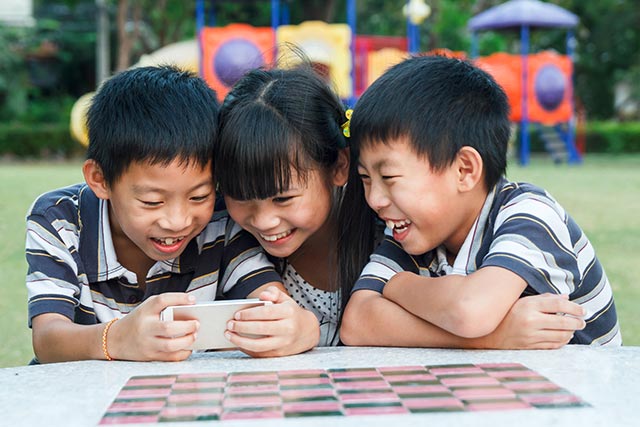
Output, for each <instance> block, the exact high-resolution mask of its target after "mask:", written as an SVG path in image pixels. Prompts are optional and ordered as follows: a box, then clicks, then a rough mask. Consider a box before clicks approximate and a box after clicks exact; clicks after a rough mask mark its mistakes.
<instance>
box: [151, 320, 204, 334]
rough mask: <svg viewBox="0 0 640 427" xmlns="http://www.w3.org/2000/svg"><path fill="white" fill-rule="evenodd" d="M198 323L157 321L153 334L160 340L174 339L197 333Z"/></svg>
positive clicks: (189, 321)
mask: <svg viewBox="0 0 640 427" xmlns="http://www.w3.org/2000/svg"><path fill="white" fill-rule="evenodd" d="M199 329H200V322H199V321H197V320H173V321H159V325H158V326H157V332H156V333H155V334H154V335H155V336H157V337H162V338H175V337H181V336H184V335H188V334H193V333H196V332H198V330H199Z"/></svg>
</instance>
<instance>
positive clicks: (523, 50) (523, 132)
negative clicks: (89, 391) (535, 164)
mask: <svg viewBox="0 0 640 427" xmlns="http://www.w3.org/2000/svg"><path fill="white" fill-rule="evenodd" d="M520 45H521V46H520V57H521V59H522V110H521V112H522V118H521V119H520V164H521V165H523V166H526V165H528V164H529V132H528V130H529V110H528V108H527V96H528V94H527V91H528V80H529V79H528V70H527V68H528V63H529V61H528V56H529V26H527V25H523V26H522V27H520Z"/></svg>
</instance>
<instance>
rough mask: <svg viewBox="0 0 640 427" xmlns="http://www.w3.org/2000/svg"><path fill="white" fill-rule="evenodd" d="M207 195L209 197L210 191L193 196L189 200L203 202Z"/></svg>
mask: <svg viewBox="0 0 640 427" xmlns="http://www.w3.org/2000/svg"><path fill="white" fill-rule="evenodd" d="M209 197H211V193H207V194H203V195H201V196H193V197H192V198H191V200H193V201H194V202H204V201H205V200H208V199H209Z"/></svg>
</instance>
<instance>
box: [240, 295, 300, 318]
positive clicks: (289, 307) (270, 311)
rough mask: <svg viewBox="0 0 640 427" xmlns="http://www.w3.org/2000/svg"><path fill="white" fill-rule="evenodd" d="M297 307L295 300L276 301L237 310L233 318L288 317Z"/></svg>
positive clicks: (291, 315)
mask: <svg viewBox="0 0 640 427" xmlns="http://www.w3.org/2000/svg"><path fill="white" fill-rule="evenodd" d="M279 299H280V298H279ZM297 307H298V306H297V305H296V303H295V302H293V301H284V302H276V303H274V304H268V305H262V306H258V307H251V308H245V309H244V310H239V311H236V313H235V314H234V316H233V318H234V319H235V320H242V321H247V320H279V319H287V318H291V317H293V315H294V314H295V309H296V308H297Z"/></svg>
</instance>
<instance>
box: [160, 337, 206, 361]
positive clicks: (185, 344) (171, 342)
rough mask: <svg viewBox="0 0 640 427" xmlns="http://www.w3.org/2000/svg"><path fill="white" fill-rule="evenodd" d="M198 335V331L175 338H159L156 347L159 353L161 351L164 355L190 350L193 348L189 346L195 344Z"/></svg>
mask: <svg viewBox="0 0 640 427" xmlns="http://www.w3.org/2000/svg"><path fill="white" fill-rule="evenodd" d="M197 337H198V334H197V333H192V334H187V335H182V336H179V337H174V338H158V340H157V341H156V346H157V347H156V349H157V351H158V353H161V354H162V355H163V356H164V355H167V354H170V353H176V352H184V351H189V352H190V351H191V350H188V348H189V347H191V346H192V345H193V343H194V342H195V340H196V338H197Z"/></svg>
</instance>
